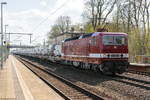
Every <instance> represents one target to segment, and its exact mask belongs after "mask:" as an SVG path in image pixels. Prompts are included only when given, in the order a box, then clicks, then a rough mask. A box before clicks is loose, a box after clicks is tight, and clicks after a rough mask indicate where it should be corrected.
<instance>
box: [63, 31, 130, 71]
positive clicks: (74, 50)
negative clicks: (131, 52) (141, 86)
mask: <svg viewBox="0 0 150 100" xmlns="http://www.w3.org/2000/svg"><path fill="white" fill-rule="evenodd" d="M127 41H128V40H127V34H126V33H117V32H95V33H90V34H85V35H81V36H79V37H74V38H69V39H66V40H65V41H64V42H63V43H62V55H61V59H62V60H63V61H64V62H65V63H67V64H71V65H74V66H75V67H77V68H84V69H93V70H100V71H101V72H103V73H105V74H116V73H119V74H121V73H123V72H125V71H126V69H127V67H128V64H129V63H128V42H127Z"/></svg>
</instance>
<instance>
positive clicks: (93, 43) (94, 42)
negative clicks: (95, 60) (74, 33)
mask: <svg viewBox="0 0 150 100" xmlns="http://www.w3.org/2000/svg"><path fill="white" fill-rule="evenodd" d="M91 45H93V46H95V45H96V37H93V38H92V39H91Z"/></svg>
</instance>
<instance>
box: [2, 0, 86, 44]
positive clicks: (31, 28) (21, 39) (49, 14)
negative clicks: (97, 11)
mask: <svg viewBox="0 0 150 100" xmlns="http://www.w3.org/2000/svg"><path fill="white" fill-rule="evenodd" d="M2 1H5V2H7V5H4V6H3V12H4V25H8V27H7V32H10V33H11V32H12V33H16V32H21V33H22V32H23V33H33V36H32V42H33V44H38V43H42V42H43V41H44V39H47V33H48V32H49V31H50V28H51V26H52V25H53V24H54V23H55V20H56V19H57V18H58V17H59V16H61V15H63V16H64V15H65V16H70V17H71V20H72V23H73V24H75V23H81V22H82V17H81V14H82V13H83V10H84V1H83V0H1V2H2ZM20 43H21V44H22V45H28V44H29V36H21V35H11V44H20Z"/></svg>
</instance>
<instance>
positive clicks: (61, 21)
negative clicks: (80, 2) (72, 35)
mask: <svg viewBox="0 0 150 100" xmlns="http://www.w3.org/2000/svg"><path fill="white" fill-rule="evenodd" d="M70 24H71V19H70V17H69V16H60V17H58V19H57V20H56V25H57V26H58V27H59V29H60V31H61V33H65V32H68V31H69V29H70Z"/></svg>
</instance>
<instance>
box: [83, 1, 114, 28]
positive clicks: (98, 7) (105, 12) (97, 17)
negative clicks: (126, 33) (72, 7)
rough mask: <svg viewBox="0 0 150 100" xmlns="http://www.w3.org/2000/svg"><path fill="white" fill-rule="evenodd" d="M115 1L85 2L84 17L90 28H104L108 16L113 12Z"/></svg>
mask: <svg viewBox="0 0 150 100" xmlns="http://www.w3.org/2000/svg"><path fill="white" fill-rule="evenodd" d="M115 4H116V0H87V2H86V10H85V12H84V14H85V15H84V16H85V17H88V18H89V19H90V20H89V21H90V22H91V23H92V27H93V29H94V30H96V28H97V27H99V28H105V26H106V24H107V23H106V21H107V19H108V16H109V15H110V14H111V12H112V11H113V9H114V7H115Z"/></svg>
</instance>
